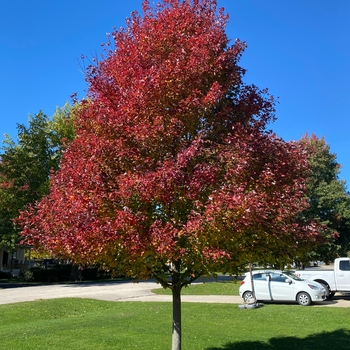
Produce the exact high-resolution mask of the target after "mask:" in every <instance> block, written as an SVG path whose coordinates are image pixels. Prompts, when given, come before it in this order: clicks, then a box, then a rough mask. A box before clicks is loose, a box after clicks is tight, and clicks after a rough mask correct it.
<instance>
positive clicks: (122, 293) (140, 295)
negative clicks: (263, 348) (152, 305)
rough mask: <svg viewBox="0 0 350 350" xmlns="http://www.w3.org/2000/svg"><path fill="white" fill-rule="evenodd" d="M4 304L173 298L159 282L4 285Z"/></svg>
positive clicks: (336, 302) (230, 299) (204, 298)
mask: <svg viewBox="0 0 350 350" xmlns="http://www.w3.org/2000/svg"><path fill="white" fill-rule="evenodd" d="M0 288H2V289H0V304H11V303H18V302H23V301H34V300H41V299H56V298H88V299H98V300H107V301H141V302H147V301H157V302H171V296H170V295H157V294H154V293H152V292H151V290H152V289H154V288H160V285H159V284H157V283H155V282H147V281H146V282H139V283H133V282H124V281H122V282H121V281H118V282H101V283H98V282H96V283H68V284H57V285H37V286H23V285H12V286H10V285H7V284H2V285H0ZM181 299H182V301H183V302H197V303H228V304H241V303H242V299H241V298H240V297H239V296H221V295H183V296H182V298H181ZM315 305H317V306H327V307H332V306H333V307H334V306H335V307H350V296H342V295H339V296H338V295H336V296H335V297H334V299H333V300H331V301H325V302H321V303H318V304H315Z"/></svg>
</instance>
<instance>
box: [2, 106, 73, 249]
mask: <svg viewBox="0 0 350 350" xmlns="http://www.w3.org/2000/svg"><path fill="white" fill-rule="evenodd" d="M71 109H72V108H71V106H70V105H69V104H66V105H65V106H64V107H62V108H57V109H56V111H55V113H54V115H53V117H52V118H49V117H47V116H46V115H45V114H44V113H43V112H41V111H40V112H39V113H38V114H35V115H34V116H30V117H29V125H28V126H25V125H23V124H18V125H17V130H18V135H17V139H18V141H17V142H15V141H14V140H12V139H11V137H10V136H9V135H5V140H4V141H3V147H2V154H1V162H0V245H1V246H3V247H6V248H13V247H14V246H15V245H16V244H17V243H18V237H19V236H18V231H17V229H16V227H15V225H14V223H13V219H15V218H16V217H17V216H18V213H19V210H21V209H23V208H24V207H25V206H26V205H27V204H29V203H34V202H35V201H37V200H39V199H40V198H41V197H42V196H44V195H46V194H47V193H48V192H49V176H50V172H51V171H56V170H57V169H58V167H59V161H60V158H61V155H62V151H63V149H64V148H65V145H66V143H70V142H71V141H72V140H73V138H74V135H75V130H74V126H73V120H72V119H71V118H70V115H71V113H70V112H71Z"/></svg>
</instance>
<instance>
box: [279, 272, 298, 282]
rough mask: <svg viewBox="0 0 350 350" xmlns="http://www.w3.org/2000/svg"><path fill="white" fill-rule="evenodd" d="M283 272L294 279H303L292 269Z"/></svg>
mask: <svg viewBox="0 0 350 350" xmlns="http://www.w3.org/2000/svg"><path fill="white" fill-rule="evenodd" d="M283 273H284V274H285V275H286V276H288V277H289V278H291V279H292V280H294V281H302V279H301V278H300V277H298V276H297V275H295V274H294V273H293V272H291V271H283Z"/></svg>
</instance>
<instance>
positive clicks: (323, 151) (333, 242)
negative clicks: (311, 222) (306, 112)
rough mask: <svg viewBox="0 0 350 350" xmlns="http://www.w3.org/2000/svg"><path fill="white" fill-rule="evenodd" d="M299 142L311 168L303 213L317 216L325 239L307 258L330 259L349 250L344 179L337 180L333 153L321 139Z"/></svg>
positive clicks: (349, 222)
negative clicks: (307, 155) (305, 207)
mask: <svg viewBox="0 0 350 350" xmlns="http://www.w3.org/2000/svg"><path fill="white" fill-rule="evenodd" d="M301 143H302V145H303V147H304V148H306V149H307V150H308V152H309V153H310V160H309V164H310V167H311V170H312V172H311V176H310V179H309V181H308V185H307V188H308V198H309V204H310V207H309V208H308V209H307V210H306V211H305V212H304V215H305V216H306V217H308V218H318V219H319V220H320V221H321V222H322V223H323V224H324V225H325V226H324V227H325V229H324V230H323V231H322V234H323V235H324V236H325V238H326V242H325V243H324V244H323V245H321V246H320V247H319V248H318V249H317V250H316V251H313V252H311V256H309V259H310V258H311V259H312V260H324V261H326V262H331V261H332V260H333V259H334V258H335V257H338V256H347V255H348V253H349V251H350V196H349V193H348V191H347V189H346V182H345V181H344V180H340V179H339V172H340V167H341V166H340V164H339V163H338V162H337V160H336V159H337V157H336V154H334V153H331V151H330V147H329V145H328V144H327V143H326V141H325V139H324V138H323V137H322V138H318V137H317V136H316V135H314V134H313V135H312V136H311V137H309V136H308V135H305V136H304V137H303V138H302V139H301Z"/></svg>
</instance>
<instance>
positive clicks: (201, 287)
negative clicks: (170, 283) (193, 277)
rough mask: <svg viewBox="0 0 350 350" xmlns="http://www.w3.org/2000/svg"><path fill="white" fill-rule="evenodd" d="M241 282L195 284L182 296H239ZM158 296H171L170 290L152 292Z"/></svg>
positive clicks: (184, 290) (183, 292)
mask: <svg viewBox="0 0 350 350" xmlns="http://www.w3.org/2000/svg"><path fill="white" fill-rule="evenodd" d="M240 285H241V281H221V282H210V283H194V284H192V285H190V286H188V287H187V288H183V289H182V292H181V294H182V295H239V293H238V289H239V286H240ZM152 292H153V293H156V294H166V295H170V294H171V290H170V289H164V288H157V289H153V290H152Z"/></svg>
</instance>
